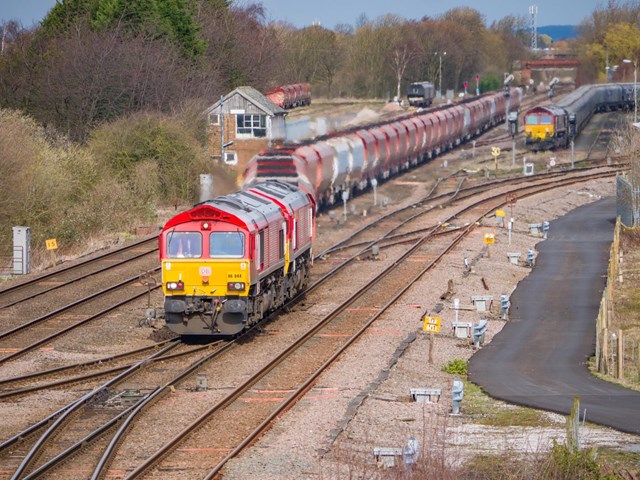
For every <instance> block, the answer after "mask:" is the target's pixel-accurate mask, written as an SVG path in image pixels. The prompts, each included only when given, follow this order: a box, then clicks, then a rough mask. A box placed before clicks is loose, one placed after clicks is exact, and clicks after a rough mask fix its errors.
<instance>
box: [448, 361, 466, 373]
mask: <svg viewBox="0 0 640 480" xmlns="http://www.w3.org/2000/svg"><path fill="white" fill-rule="evenodd" d="M442 371H443V372H447V373H451V374H453V375H466V374H467V362H466V361H465V360H462V359H461V358H455V359H453V360H451V361H449V363H447V364H446V365H445V366H444V367H442Z"/></svg>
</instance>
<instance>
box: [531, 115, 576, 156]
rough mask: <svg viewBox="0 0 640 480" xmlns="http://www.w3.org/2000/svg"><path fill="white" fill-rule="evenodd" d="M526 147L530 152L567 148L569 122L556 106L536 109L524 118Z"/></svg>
mask: <svg viewBox="0 0 640 480" xmlns="http://www.w3.org/2000/svg"><path fill="white" fill-rule="evenodd" d="M524 134H525V146H526V147H527V148H528V149H529V150H533V151H536V150H549V149H553V148H556V147H564V146H566V141H567V136H566V134H567V120H566V113H565V111H564V110H563V109H561V108H559V107H557V106H555V105H546V106H544V107H535V108H532V109H531V110H529V111H528V112H527V113H526V114H525V116H524Z"/></svg>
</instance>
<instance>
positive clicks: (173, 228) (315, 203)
mask: <svg viewBox="0 0 640 480" xmlns="http://www.w3.org/2000/svg"><path fill="white" fill-rule="evenodd" d="M521 95H522V91H521V90H520V89H511V90H510V91H509V92H508V94H507V95H505V93H504V92H500V93H496V94H486V95H483V96H481V97H477V98H475V99H473V100H471V101H467V102H465V103H461V104H456V105H451V106H448V107H443V108H440V109H436V110H433V111H430V112H414V113H413V114H411V115H408V116H405V117H403V118H399V119H396V120H392V121H388V122H386V123H380V124H376V125H372V126H368V127H362V128H360V129H357V130H354V131H350V132H343V133H341V134H336V135H334V136H333V137H331V138H325V139H320V140H314V141H309V142H306V143H305V144H303V145H298V146H295V145H294V146H286V147H282V148H278V149H274V150H270V151H268V152H262V153H260V154H258V155H256V157H254V158H253V159H252V160H251V161H250V163H249V165H248V167H247V169H246V171H245V179H244V186H243V188H242V190H241V191H239V192H236V193H232V194H230V195H225V196H221V197H216V198H214V199H212V200H208V201H206V202H203V203H199V204H197V205H195V206H194V207H193V208H192V209H190V210H188V211H186V212H183V213H180V214H178V215H176V216H175V217H173V218H172V219H171V220H169V221H168V222H167V223H166V224H165V226H164V228H163V229H162V231H161V233H160V237H159V251H160V260H161V263H162V288H163V292H164V295H165V302H164V312H165V320H166V323H167V327H168V328H169V329H170V330H171V331H173V332H175V333H177V334H180V335H182V336H187V337H189V336H193V337H203V336H234V335H237V334H239V333H241V332H242V331H244V330H245V329H246V328H249V327H251V326H253V325H255V324H256V323H257V322H258V321H260V319H262V318H263V317H264V316H265V315H267V314H268V313H269V312H271V311H273V310H274V309H277V308H278V307H280V306H282V305H283V304H284V303H285V302H286V301H287V300H288V299H290V298H292V297H293V296H295V295H296V294H298V293H299V292H302V291H303V290H304V288H305V286H306V284H307V283H308V280H309V272H310V269H311V266H312V263H313V255H312V241H313V238H314V235H315V212H316V211H317V209H318V208H320V207H322V206H323V205H325V204H330V203H333V202H335V201H336V199H337V198H341V195H344V194H345V193H349V194H351V193H355V192H354V190H356V191H357V190H363V189H365V188H367V187H368V186H370V185H372V184H374V182H380V181H383V180H384V179H387V178H389V177H390V176H392V175H394V174H395V173H397V172H399V171H401V170H403V169H406V168H408V167H410V166H411V165H416V164H418V163H420V162H424V161H426V160H428V159H430V158H432V157H433V156H434V155H437V154H439V153H441V152H443V151H445V150H447V149H449V148H451V147H453V146H455V145H458V144H460V143H462V142H464V141H466V140H468V139H470V138H472V137H474V136H476V135H479V134H480V133H481V132H482V131H484V130H486V129H488V128H489V127H491V126H494V125H497V124H499V123H501V122H504V121H505V119H506V117H507V114H508V111H513V110H517V109H518V107H519V105H520V101H521Z"/></svg>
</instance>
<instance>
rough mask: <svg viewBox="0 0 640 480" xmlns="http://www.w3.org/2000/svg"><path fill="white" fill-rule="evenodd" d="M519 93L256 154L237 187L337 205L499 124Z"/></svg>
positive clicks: (513, 107)
mask: <svg viewBox="0 0 640 480" xmlns="http://www.w3.org/2000/svg"><path fill="white" fill-rule="evenodd" d="M521 101H522V90H521V89H520V88H512V89H509V90H507V92H506V94H505V92H500V93H493V94H485V95H482V96H480V97H476V98H474V99H471V100H469V101H466V102H464V103H458V104H453V105H449V106H445V107H442V108H438V109H434V110H430V111H424V112H414V113H413V114H411V115H407V116H404V117H402V118H398V119H396V120H391V121H388V122H385V123H380V124H376V125H371V126H367V127H361V128H360V129H356V130H352V131H349V132H340V133H338V134H335V135H333V136H330V137H328V138H323V139H318V140H313V141H310V142H306V143H302V144H300V145H285V146H283V147H279V148H275V149H271V150H267V151H263V152H260V153H259V154H258V155H256V156H254V157H253V158H252V159H251V160H249V162H248V163H247V167H246V169H245V172H244V174H243V176H244V182H243V185H245V186H251V185H253V184H254V183H256V182H259V181H262V180H264V179H272V178H275V179H278V180H281V181H283V182H287V183H292V184H294V185H297V186H298V187H300V188H302V189H304V190H305V191H307V192H308V193H310V194H311V195H312V196H313V198H314V199H315V201H316V203H317V204H318V206H319V207H321V208H322V207H325V206H327V205H331V204H334V203H336V202H337V201H340V199H341V198H342V196H343V195H347V196H349V197H351V196H353V194H354V193H358V192H359V191H362V190H364V189H366V188H368V187H369V186H370V185H372V182H374V180H375V181H376V182H380V181H383V180H385V179H387V178H389V177H391V176H392V175H394V174H396V173H398V172H399V171H401V170H406V169H408V168H410V167H411V166H415V165H417V164H419V163H421V162H423V161H426V160H428V159H430V158H432V157H433V156H435V155H438V154H440V153H442V152H443V151H446V150H449V149H450V148H453V147H454V146H456V145H459V144H461V143H463V142H465V141H467V140H469V139H471V138H472V137H475V136H477V135H479V134H480V133H482V132H483V131H484V130H486V129H488V128H490V127H493V126H495V125H497V124H499V123H502V122H504V121H505V119H506V117H507V114H508V111H516V110H518V108H519V106H520V103H521Z"/></svg>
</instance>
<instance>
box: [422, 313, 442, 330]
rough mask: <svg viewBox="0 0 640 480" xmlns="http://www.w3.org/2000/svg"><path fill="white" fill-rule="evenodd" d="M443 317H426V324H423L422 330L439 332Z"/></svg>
mask: <svg viewBox="0 0 640 480" xmlns="http://www.w3.org/2000/svg"><path fill="white" fill-rule="evenodd" d="M440 323H441V319H440V318H439V317H429V316H425V317H424V325H422V331H424V332H433V333H438V332H439V331H440Z"/></svg>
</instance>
